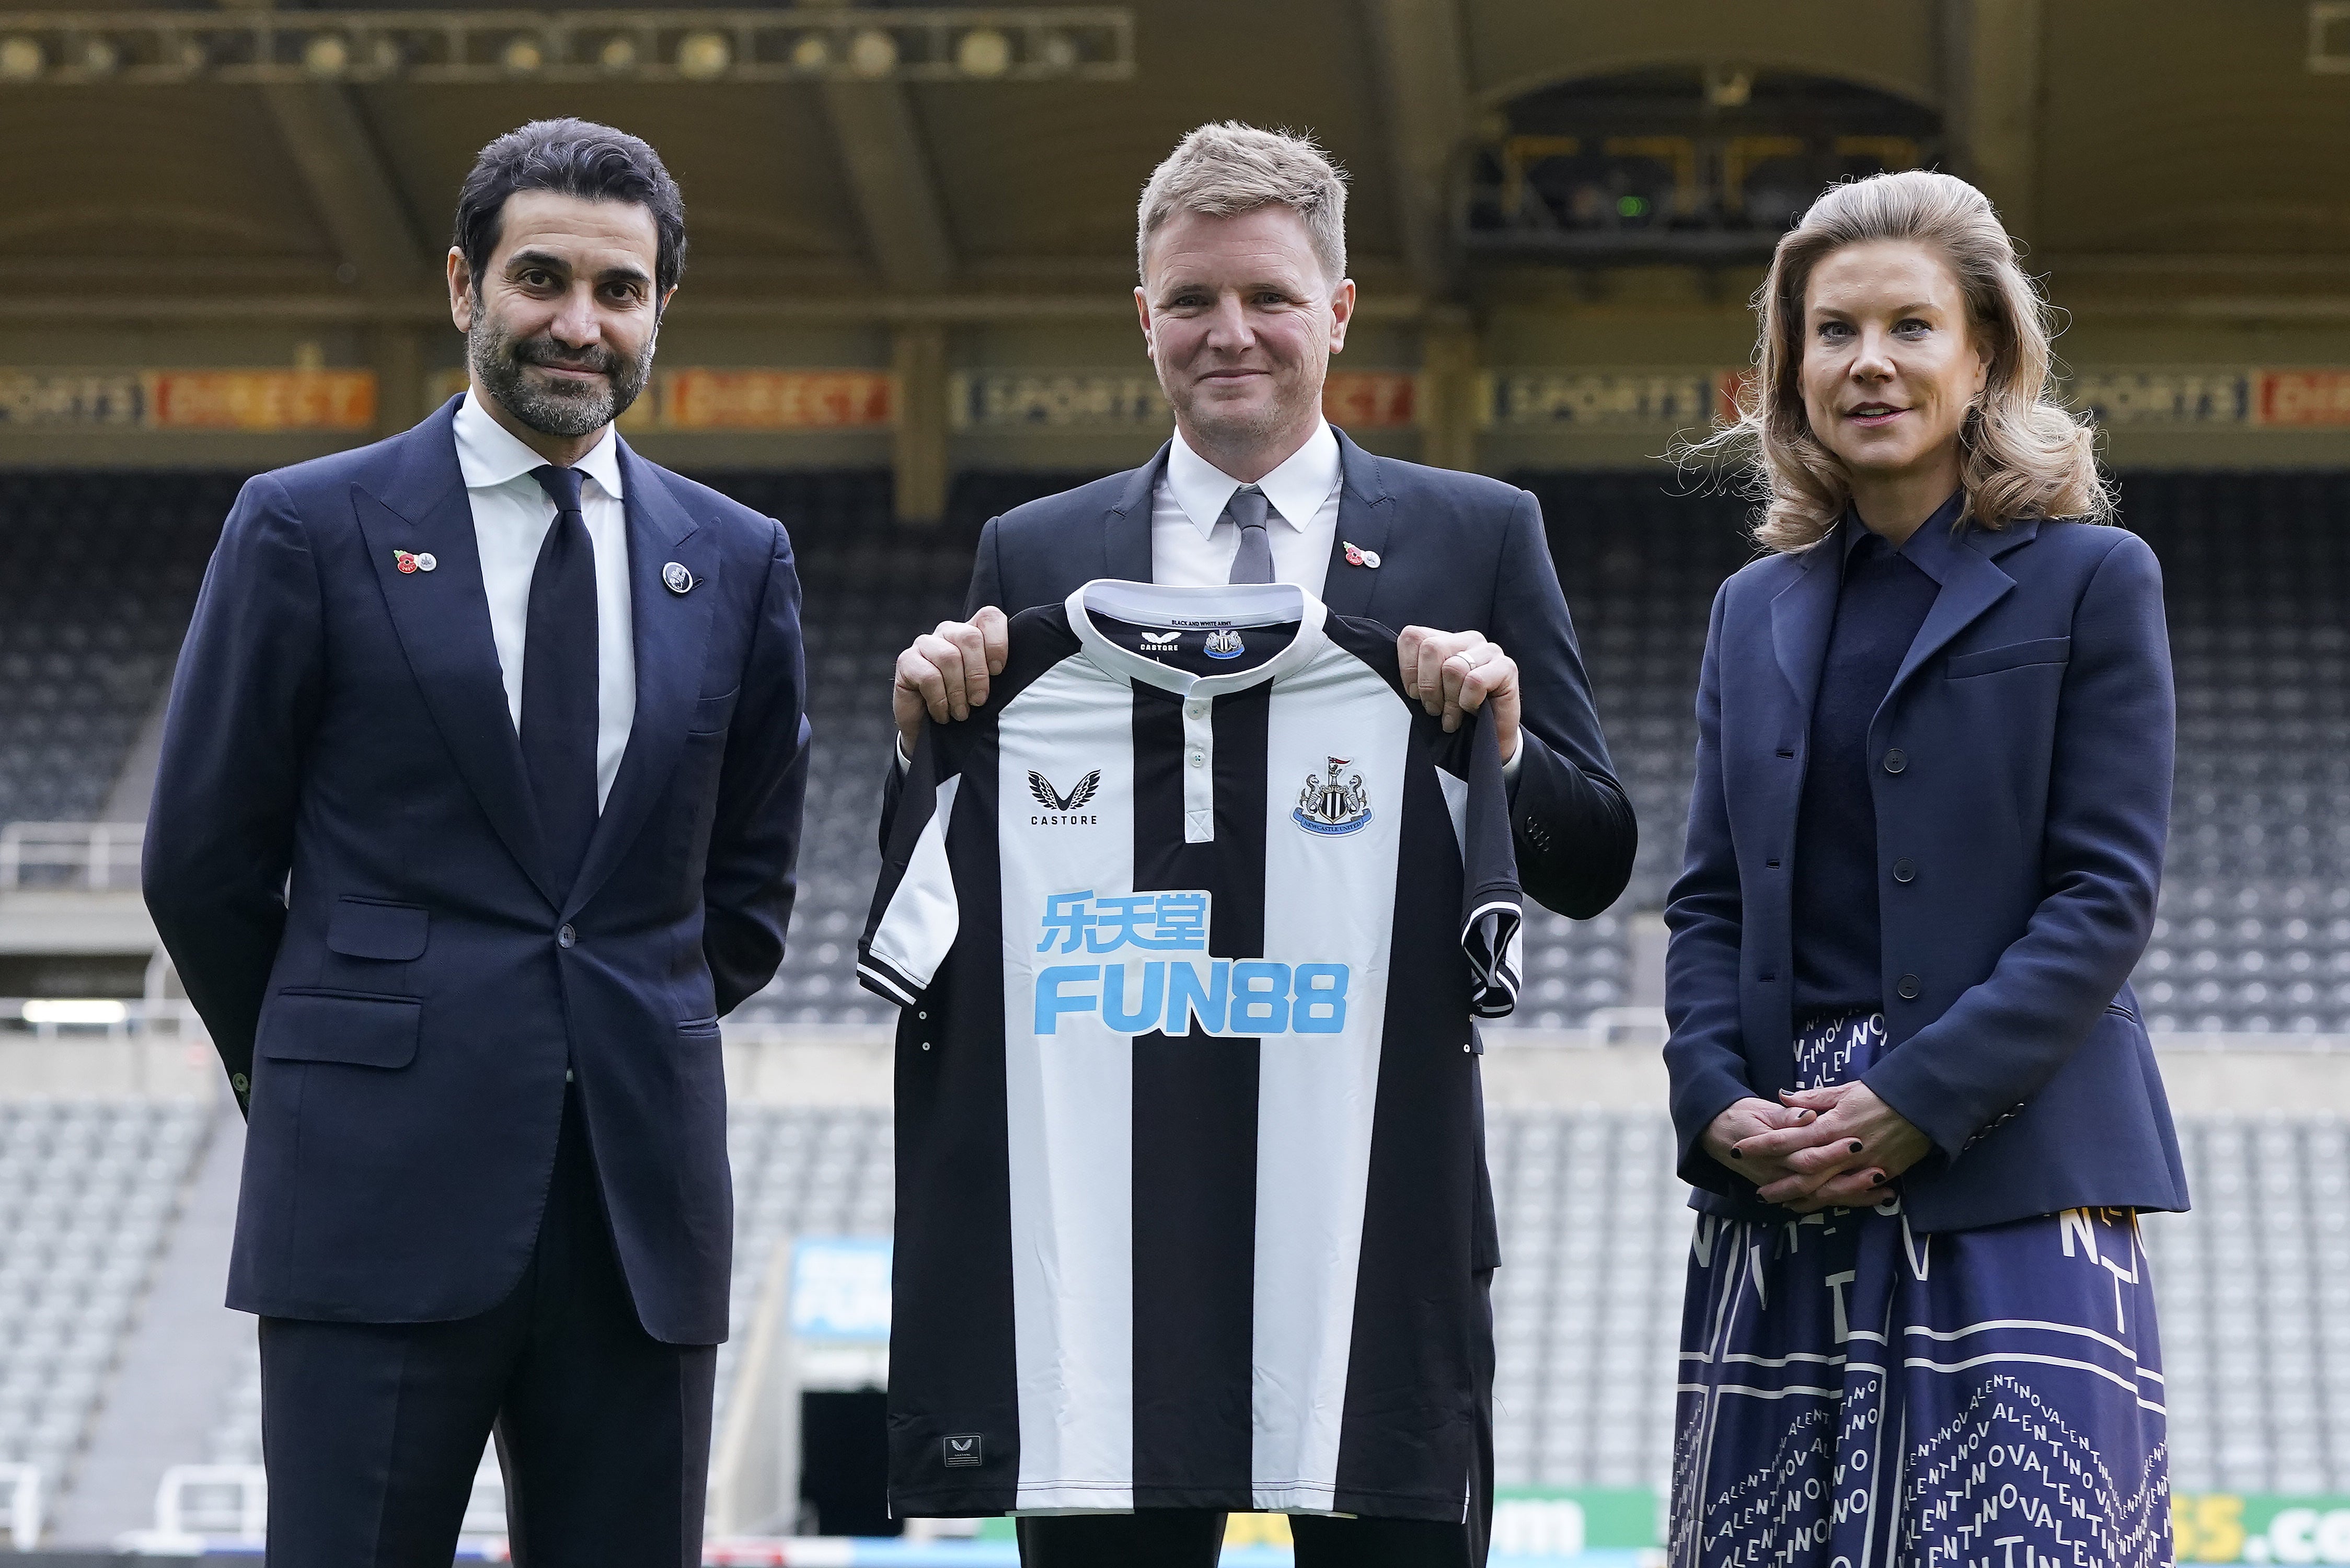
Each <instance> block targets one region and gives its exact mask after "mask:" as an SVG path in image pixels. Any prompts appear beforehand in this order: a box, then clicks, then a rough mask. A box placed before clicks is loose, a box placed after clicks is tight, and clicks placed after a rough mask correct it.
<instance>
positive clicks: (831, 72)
mask: <svg viewBox="0 0 2350 1568" xmlns="http://www.w3.org/2000/svg"><path fill="white" fill-rule="evenodd" d="M0 26H5V34H0V88H8V87H16V86H32V85H36V84H38V85H41V86H73V85H77V84H87V83H94V82H101V81H102V82H107V83H109V84H115V85H123V84H130V85H149V86H164V85H170V84H173V83H180V82H191V81H208V82H231V83H238V82H255V83H266V82H300V81H313V82H315V81H320V80H334V81H346V82H355V83H367V82H372V81H390V80H399V81H404V82H417V83H450V84H487V83H494V82H505V81H512V80H513V79H514V78H515V77H517V76H527V77H530V78H533V79H535V80H540V81H550V82H590V81H598V82H602V81H612V80H615V79H620V80H633V81H646V82H717V81H727V82H781V81H795V80H806V78H811V77H819V78H823V77H837V78H847V79H850V80H857V81H972V80H983V81H1040V80H1054V79H1059V80H1078V81H1124V80H1127V79H1128V78H1131V77H1132V76H1133V75H1134V69H1135V54H1134V30H1135V29H1134V13H1133V11H1132V9H1131V8H1130V7H1128V6H1123V5H1008V6H986V7H980V6H974V7H971V8H968V9H964V8H949V7H943V6H941V7H937V8H930V9H920V10H916V9H904V10H870V9H865V8H861V7H853V6H846V5H808V6H804V7H787V8H781V9H775V8H769V9H759V10H741V9H729V10H716V9H712V10H676V11H671V10H656V9H650V8H644V7H616V8H611V9H604V10H578V11H522V10H505V9H498V10H493V9H489V8H486V7H484V8H481V9H440V10H429V11H427V10H416V11H407V10H400V11H293V10H286V11H261V10H234V11H97V10H90V11H18V12H11V13H8V14H6V15H5V17H0Z"/></svg>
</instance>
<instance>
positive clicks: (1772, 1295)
mask: <svg viewBox="0 0 2350 1568" xmlns="http://www.w3.org/2000/svg"><path fill="white" fill-rule="evenodd" d="M1884 1045H1885V1020H1884V1017H1883V1015H1882V1014H1877V1013H1853V1014H1848V1015H1845V1016H1840V1017H1831V1018H1824V1019H1820V1020H1818V1021H1816V1022H1814V1023H1812V1024H1811V1025H1809V1026H1807V1027H1806V1028H1804V1030H1803V1031H1802V1032H1801V1036H1800V1038H1799V1039H1798V1040H1797V1042H1796V1047H1795V1058H1796V1072H1797V1082H1798V1084H1799V1085H1802V1086H1803V1087H1805V1088H1811V1087H1815V1086H1818V1085H1826V1084H1835V1083H1842V1082H1844V1081H1846V1080H1847V1079H1850V1078H1854V1077H1857V1076H1859V1075H1861V1074H1862V1073H1865V1072H1866V1071H1867V1069H1868V1068H1869V1067H1870V1066H1871V1065H1872V1064H1874V1063H1875V1062H1876V1060H1877V1055H1878V1054H1879V1053H1881V1052H1882V1051H1883V1049H1884ZM1679 1389H1680V1392H1679V1404H1678V1407H1677V1410H1676V1420H1675V1437H1674V1448H1673V1495H1672V1521H1671V1561H1672V1564H1673V1568H1723V1565H1727V1564H1733V1563H1735V1564H1739V1565H1741V1568H1745V1565H1749V1564H1766V1563H1767V1564H1774V1565H1783V1568H1814V1565H1816V1568H1896V1565H1898V1568H1932V1565H1939V1564H1949V1565H1950V1568H2042V1565H2043V1564H2059V1563H2061V1564H2063V1565H2064V1568H2075V1565H2084V1568H2085V1565H2088V1564H2096V1565H2098V1568H2107V1565H2110V1568H2151V1565H2154V1564H2164V1563H2169V1562H2170V1561H2171V1554H2170V1471H2169V1456H2168V1449H2167V1448H2166V1446H2165V1437H2164V1417H2163V1394H2162V1364H2161V1360H2160V1357H2159V1354H2158V1350H2157V1347H2156V1342H2155V1324H2154V1287H2153V1284H2152V1282H2151V1281H2150V1280H2149V1278H2148V1276H2147V1263H2146V1251H2145V1249H2144V1248H2143V1247H2142V1246H2141V1245H2140V1244H2139V1241H2138V1233H2137V1216H2136V1215H2135V1214H2134V1213H2132V1212H2130V1211H2129V1210H2069V1211H2067V1212H2065V1213H2063V1214H2048V1215H2043V1216H2041V1217H2039V1218H2037V1219H2033V1220H2017V1221H2015V1222H2014V1223H2012V1224H2007V1225H1995V1226H1991V1227H1988V1228H1986V1229H1983V1230H1980V1231H1948V1232H1943V1233H1941V1234H1937V1235H1927V1234H1920V1233H1918V1232H1915V1231H1911V1230H1910V1228H1909V1222H1908V1219H1907V1218H1906V1217H1905V1216H1904V1215H1903V1213H1902V1212H1901V1202H1900V1199H1899V1198H1898V1195H1897V1196H1895V1197H1892V1198H1888V1199H1886V1201H1884V1202H1883V1203H1880V1204H1878V1205H1877V1206H1876V1207H1875V1208H1873V1209H1846V1210H1829V1211H1828V1212H1826V1213H1822V1214H1810V1215H1804V1216H1803V1217H1801V1218H1796V1217H1794V1216H1790V1217H1789V1218H1788V1219H1787V1220H1783V1221H1778V1222H1773V1223H1767V1224H1766V1223H1761V1222H1756V1221H1749V1220H1723V1219H1718V1218H1716V1217H1714V1216H1711V1215H1700V1216H1699V1217H1698V1221H1697V1232H1696V1236H1695V1238H1694V1242H1693V1246H1692V1250H1691V1252H1690V1272H1689V1293H1688V1298H1687V1301H1686V1303H1685V1304H1684V1305H1683V1307H1682V1312H1681V1363H1680V1383H1679Z"/></svg>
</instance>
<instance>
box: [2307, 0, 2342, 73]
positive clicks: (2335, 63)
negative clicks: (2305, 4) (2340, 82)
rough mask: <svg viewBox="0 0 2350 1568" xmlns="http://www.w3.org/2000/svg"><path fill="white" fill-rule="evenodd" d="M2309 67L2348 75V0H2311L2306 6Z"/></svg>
mask: <svg viewBox="0 0 2350 1568" xmlns="http://www.w3.org/2000/svg"><path fill="white" fill-rule="evenodd" d="M2309 68H2310V69H2311V70H2313V71H2316V72H2319V73H2320V74H2322V75H2325V76H2350V0H2315V3H2314V4H2313V5H2311V6H2310V8H2309Z"/></svg>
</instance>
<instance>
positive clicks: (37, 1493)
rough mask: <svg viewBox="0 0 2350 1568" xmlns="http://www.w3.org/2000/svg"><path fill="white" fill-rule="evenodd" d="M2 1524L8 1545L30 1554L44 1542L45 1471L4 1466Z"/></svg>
mask: <svg viewBox="0 0 2350 1568" xmlns="http://www.w3.org/2000/svg"><path fill="white" fill-rule="evenodd" d="M0 1523H5V1524H6V1525H7V1526H8V1543H9V1544H10V1545H12V1546H14V1547H15V1548H16V1550H17V1551H19V1552H30V1551H31V1550H32V1549H33V1548H34V1547H35V1546H36V1545H38V1544H39V1542H40V1539H41V1469H40V1467H39V1466H38V1465H0Z"/></svg>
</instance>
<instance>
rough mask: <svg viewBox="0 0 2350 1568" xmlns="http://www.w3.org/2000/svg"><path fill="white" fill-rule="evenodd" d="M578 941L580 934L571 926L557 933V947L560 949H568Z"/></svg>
mask: <svg viewBox="0 0 2350 1568" xmlns="http://www.w3.org/2000/svg"><path fill="white" fill-rule="evenodd" d="M577 940H579V933H578V932H577V931H575V930H573V929H571V928H570V927H569V926H566V927H564V928H563V929H561V930H559V931H557V932H556V933H555V945H556V947H559V948H567V947H569V946H571V944H572V943H574V942H576V941H577Z"/></svg>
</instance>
